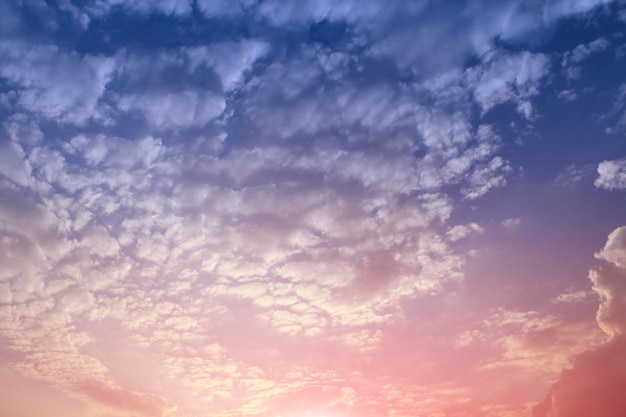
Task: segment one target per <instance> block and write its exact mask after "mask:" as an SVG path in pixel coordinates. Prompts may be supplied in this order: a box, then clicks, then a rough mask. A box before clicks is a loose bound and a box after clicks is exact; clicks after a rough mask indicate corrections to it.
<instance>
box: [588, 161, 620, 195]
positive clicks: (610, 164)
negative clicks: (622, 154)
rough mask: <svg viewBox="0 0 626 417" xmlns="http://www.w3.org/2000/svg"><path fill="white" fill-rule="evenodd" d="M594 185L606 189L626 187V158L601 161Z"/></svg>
mask: <svg viewBox="0 0 626 417" xmlns="http://www.w3.org/2000/svg"><path fill="white" fill-rule="evenodd" d="M594 185H595V186H596V187H598V188H603V189H605V190H623V189H626V159H615V160H612V161H604V162H600V164H598V178H597V179H596V180H595V182H594Z"/></svg>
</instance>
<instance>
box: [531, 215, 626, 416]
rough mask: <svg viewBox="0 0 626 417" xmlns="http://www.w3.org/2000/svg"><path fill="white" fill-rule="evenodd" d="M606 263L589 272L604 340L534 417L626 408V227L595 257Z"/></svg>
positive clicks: (610, 412) (566, 375)
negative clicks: (625, 393)
mask: <svg viewBox="0 0 626 417" xmlns="http://www.w3.org/2000/svg"><path fill="white" fill-rule="evenodd" d="M595 256H596V258H598V259H599V260H602V261H604V262H605V263H604V264H603V265H600V266H597V267H595V268H594V269H592V270H591V271H590V274H589V277H590V279H591V281H592V283H593V289H594V291H595V292H596V293H597V294H598V295H599V296H600V298H601V303H600V307H599V308H598V313H597V316H596V318H597V322H598V325H599V326H600V328H601V329H602V330H603V331H604V332H605V333H606V335H607V336H608V340H607V341H606V342H605V343H603V344H601V345H599V346H597V347H595V348H592V349H590V350H588V351H586V352H584V353H582V354H580V355H579V356H577V357H575V358H574V361H573V363H572V366H571V368H569V369H566V370H565V371H563V373H562V374H561V376H560V377H559V380H558V382H557V383H555V384H554V385H553V386H552V388H551V389H550V392H549V394H548V396H547V398H546V399H545V400H544V401H543V402H542V403H541V404H539V405H538V406H536V407H535V409H534V415H535V416H537V417H543V416H550V417H572V416H587V415H592V414H596V415H602V416H607V417H613V416H615V417H617V416H621V415H622V414H623V410H625V409H626V399H624V396H623V395H622V389H621V387H623V386H624V384H625V383H626V372H625V371H624V367H623V366H622V364H623V363H624V360H626V353H625V352H626V320H625V317H626V303H625V302H624V300H626V227H620V228H618V229H616V230H615V231H613V232H612V233H611V234H610V235H609V238H608V241H607V243H606V245H605V246H604V248H603V249H602V250H601V251H600V252H598V253H596V255H595Z"/></svg>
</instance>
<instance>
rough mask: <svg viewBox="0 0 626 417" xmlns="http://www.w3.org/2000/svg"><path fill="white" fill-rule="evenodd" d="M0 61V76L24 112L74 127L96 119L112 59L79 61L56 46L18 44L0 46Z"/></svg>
mask: <svg viewBox="0 0 626 417" xmlns="http://www.w3.org/2000/svg"><path fill="white" fill-rule="evenodd" d="M0 57H1V62H2V63H1V64H0V75H2V76H3V77H5V78H6V79H7V80H8V81H9V82H11V83H13V84H14V85H15V86H16V87H17V89H18V94H19V96H18V97H19V101H18V102H19V105H20V106H21V107H22V108H23V109H24V110H26V111H30V112H34V113H35V114H38V115H41V116H43V117H44V118H48V119H55V120H57V119H58V120H60V121H65V122H70V123H76V124H84V123H86V122H87V120H88V119H90V118H93V117H97V114H98V112H97V106H98V102H99V100H100V97H101V96H102V94H103V92H104V90H105V88H106V85H107V84H108V83H109V81H110V80H111V79H112V76H113V70H114V61H113V59H111V58H105V57H100V56H89V55H87V56H84V57H80V56H79V55H78V54H75V53H68V52H65V51H62V50H59V48H57V47H56V46H52V45H49V46H33V45H29V44H25V43H23V42H17V41H16V42H10V41H4V42H0ZM68 74H72V76H71V77H68Z"/></svg>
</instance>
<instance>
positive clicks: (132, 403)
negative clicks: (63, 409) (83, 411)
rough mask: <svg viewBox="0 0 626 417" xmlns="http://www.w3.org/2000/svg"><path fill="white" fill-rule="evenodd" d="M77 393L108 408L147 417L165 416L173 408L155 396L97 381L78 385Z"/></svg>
mask: <svg viewBox="0 0 626 417" xmlns="http://www.w3.org/2000/svg"><path fill="white" fill-rule="evenodd" d="M76 392H77V393H79V394H82V395H85V396H87V397H88V398H89V399H91V400H93V401H96V402H98V403H101V404H103V405H106V406H108V407H113V408H117V409H120V410H124V411H128V412H134V413H139V415H141V416H145V417H161V416H165V415H167V414H168V410H169V409H171V408H172V406H171V404H169V403H168V402H167V401H166V400H164V399H163V398H161V397H158V396H156V395H154V394H148V393H140V392H135V391H128V390H124V389H121V388H116V387H111V386H107V385H105V384H103V383H101V382H97V381H85V382H83V383H81V384H79V385H77V386H76Z"/></svg>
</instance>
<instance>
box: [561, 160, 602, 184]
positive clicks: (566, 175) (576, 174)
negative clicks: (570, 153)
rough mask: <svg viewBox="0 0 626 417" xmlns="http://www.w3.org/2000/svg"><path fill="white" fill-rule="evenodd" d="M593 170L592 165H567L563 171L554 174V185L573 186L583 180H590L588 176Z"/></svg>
mask: <svg viewBox="0 0 626 417" xmlns="http://www.w3.org/2000/svg"><path fill="white" fill-rule="evenodd" d="M594 172H595V166H594V165H582V166H578V165H575V164H571V165H568V166H567V167H566V168H565V170H564V171H563V172H561V173H560V174H559V175H557V176H556V178H555V179H554V185H556V186H559V187H575V186H577V185H579V184H581V183H582V182H584V181H585V180H590V177H591V176H592V175H593V174H594Z"/></svg>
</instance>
